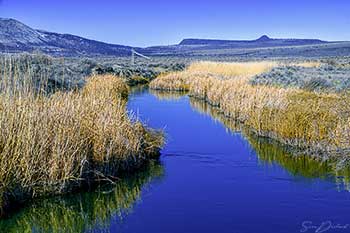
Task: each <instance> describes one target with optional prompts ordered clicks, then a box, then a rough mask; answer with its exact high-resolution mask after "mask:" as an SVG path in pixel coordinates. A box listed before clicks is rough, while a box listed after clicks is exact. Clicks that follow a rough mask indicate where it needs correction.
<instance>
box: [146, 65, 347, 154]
mask: <svg viewBox="0 0 350 233" xmlns="http://www.w3.org/2000/svg"><path fill="white" fill-rule="evenodd" d="M278 66H281V64H278V63H276V62H246V63H214V62H199V63H194V64H192V65H191V66H189V67H188V68H187V70H185V71H183V72H175V73H169V74H166V75H162V76H160V77H158V78H157V79H155V80H154V81H152V82H151V84H150V87H151V88H152V89H156V90H176V91H188V94H189V95H190V96H191V97H194V98H198V99H202V100H204V101H206V102H208V103H209V104H211V105H213V106H216V107H217V108H218V109H219V110H220V111H221V112H222V113H223V114H224V115H225V116H227V117H231V118H233V119H235V120H237V121H239V122H241V123H243V124H244V125H246V126H247V127H249V128H250V129H251V130H252V131H253V132H254V133H256V134H257V135H259V136H264V137H269V138H272V139H274V140H277V141H279V142H281V143H283V144H286V145H288V146H292V147H295V148H298V149H299V151H300V153H303V154H308V155H311V156H314V157H319V158H329V157H347V156H348V155H349V148H350V114H349V112H350V111H349V110H350V109H349V105H348V103H349V102H350V98H349V95H348V94H347V93H346V92H339V93H335V92H328V91H323V92H316V91H308V90H305V89H300V88H294V87H286V88H282V87H278V86H272V85H259V84H252V83H251V80H252V79H253V78H254V77H256V76H257V75H261V74H264V73H268V72H270V71H271V70H272V69H273V68H274V67H278ZM294 66H296V67H308V66H311V67H315V66H318V64H294ZM285 78H288V76H286V77H285Z"/></svg>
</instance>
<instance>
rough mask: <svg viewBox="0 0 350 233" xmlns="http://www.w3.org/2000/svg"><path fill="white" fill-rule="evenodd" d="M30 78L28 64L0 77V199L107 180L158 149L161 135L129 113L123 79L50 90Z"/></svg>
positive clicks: (3, 202) (100, 79)
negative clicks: (19, 71) (23, 69)
mask: <svg viewBox="0 0 350 233" xmlns="http://www.w3.org/2000/svg"><path fill="white" fill-rule="evenodd" d="M9 70H14V68H13V67H10V68H9ZM33 80H34V79H32V77H31V74H30V71H28V74H21V75H17V74H16V72H8V73H4V72H3V73H2V77H1V80H0V87H1V92H0V129H1V131H0V201H1V202H0V207H1V206H2V207H6V206H8V204H10V203H11V202H13V201H17V200H21V199H26V198H29V197H36V196H42V195H51V194H62V193H66V192H70V191H73V190H75V189H77V188H80V187H82V186H84V185H86V184H91V183H94V182H95V181H97V180H103V179H106V180H111V179H112V178H113V177H114V176H116V175H118V174H119V173H120V172H122V171H126V170H132V169H135V168H137V167H139V166H141V165H142V164H143V163H144V162H145V161H147V160H149V159H150V158H152V157H154V156H156V155H157V153H158V151H159V148H160V147H161V146H162V143H163V135H162V134H161V133H160V132H156V131H153V130H150V129H148V128H145V127H144V126H143V125H142V124H141V123H140V122H138V121H137V119H130V118H129V116H128V113H127V111H126V107H125V103H126V100H127V94H128V88H127V86H126V84H125V83H123V81H121V79H119V78H117V77H114V76H110V75H107V76H95V77H91V78H89V79H88V81H87V84H86V86H85V87H84V88H83V89H82V90H78V91H71V92H63V91H59V92H56V93H54V94H50V95H48V94H46V92H45V91H44V88H45V84H44V83H45V82H44V81H40V82H37V81H33ZM40 80H41V79H40ZM42 80H44V79H42Z"/></svg>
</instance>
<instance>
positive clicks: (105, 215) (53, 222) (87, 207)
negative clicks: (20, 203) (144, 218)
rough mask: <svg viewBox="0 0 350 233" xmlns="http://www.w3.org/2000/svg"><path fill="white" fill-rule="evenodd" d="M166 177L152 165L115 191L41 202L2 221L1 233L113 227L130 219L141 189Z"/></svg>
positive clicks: (106, 188) (109, 189)
mask: <svg viewBox="0 0 350 233" xmlns="http://www.w3.org/2000/svg"><path fill="white" fill-rule="evenodd" d="M162 175H163V167H162V165H161V164H160V163H159V162H158V161H157V162H156V161H152V162H151V163H150V164H148V165H147V166H146V167H145V168H144V169H143V170H142V171H140V172H138V173H137V174H135V175H133V176H131V177H128V178H122V179H121V180H120V181H119V182H117V183H116V185H114V186H113V187H111V186H110V185H108V186H104V187H100V188H99V189H98V190H96V191H94V192H85V193H79V194H72V195H71V196H68V197H55V198H49V199H44V200H38V201H35V202H34V203H32V204H30V205H28V206H27V207H24V208H23V209H22V210H21V211H20V212H18V213H16V214H15V215H13V216H11V217H10V218H8V219H4V220H1V221H0V232H86V231H92V230H94V229H95V230H96V229H100V230H104V229H108V228H109V227H110V224H111V221H112V219H113V217H115V216H117V218H115V219H117V220H118V221H121V222H122V221H123V217H125V216H126V215H128V214H129V213H130V212H131V211H132V208H133V205H134V204H135V202H137V201H138V200H140V198H141V191H142V188H143V187H144V186H145V185H147V184H148V183H149V182H151V181H152V180H154V179H159V178H161V177H162Z"/></svg>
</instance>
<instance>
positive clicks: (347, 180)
mask: <svg viewBox="0 0 350 233" xmlns="http://www.w3.org/2000/svg"><path fill="white" fill-rule="evenodd" d="M151 93H152V94H153V95H155V96H156V97H157V98H159V99H160V100H173V99H176V98H180V97H181V96H183V94H180V93H174V92H167V93H164V92H159V91H152V92H151ZM190 104H191V107H192V108H193V109H195V110H196V111H198V112H199V113H201V114H206V115H209V116H210V117H211V118H212V119H214V120H215V121H217V122H220V123H221V124H222V125H223V126H224V127H225V128H226V129H227V131H229V132H232V133H236V132H241V133H242V135H243V136H244V137H245V138H246V139H247V141H248V142H249V144H250V146H251V147H252V148H253V149H254V151H255V152H256V155H257V156H258V158H259V160H260V162H261V165H262V166H265V165H267V166H273V165H275V164H279V165H281V166H282V167H284V168H285V169H286V170H287V171H288V172H290V173H291V174H292V175H294V176H303V177H305V178H321V179H327V180H330V181H332V182H335V183H336V184H337V187H338V190H339V191H342V190H347V191H350V168H349V167H346V168H342V169H338V168H337V167H336V161H320V160H317V159H316V158H311V157H310V156H305V155H293V154H292V152H291V151H290V150H288V149H287V148H286V147H284V146H283V145H281V144H280V143H278V142H276V141H274V140H271V139H267V138H261V137H257V136H256V135H254V134H252V133H251V132H249V130H247V129H246V128H244V126H242V125H241V124H239V123H238V122H236V121H234V120H232V119H231V118H228V117H225V115H224V114H222V113H221V112H220V111H219V109H218V108H216V107H213V106H211V105H210V104H208V103H206V102H205V101H201V100H198V99H195V98H190Z"/></svg>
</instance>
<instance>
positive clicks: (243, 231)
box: [0, 89, 350, 233]
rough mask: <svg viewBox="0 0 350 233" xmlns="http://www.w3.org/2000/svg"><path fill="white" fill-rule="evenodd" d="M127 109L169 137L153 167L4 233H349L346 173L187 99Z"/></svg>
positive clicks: (134, 103)
mask: <svg viewBox="0 0 350 233" xmlns="http://www.w3.org/2000/svg"><path fill="white" fill-rule="evenodd" d="M160 97H161V96H160ZM196 106H197V107H196ZM200 106H202V109H201V107H200ZM128 108H129V110H130V111H132V112H133V113H134V114H136V115H137V116H138V117H140V119H142V121H143V122H145V123H146V124H147V125H148V126H150V127H152V128H162V129H164V131H165V132H166V135H167V143H166V145H165V147H164V149H163V150H162V151H161V158H160V163H159V164H156V165H155V168H154V167H152V168H151V169H150V170H149V171H146V172H145V174H142V175H139V176H138V177H137V178H136V179H133V180H132V181H126V182H125V184H122V185H121V186H120V187H117V188H116V189H115V190H114V192H112V193H111V194H105V195H103V194H101V193H97V192H94V193H93V194H80V196H73V197H67V198H58V199H57V198H56V199H53V200H49V201H48V203H46V204H43V203H38V204H36V205H34V206H29V207H27V208H26V209H24V210H23V211H22V212H21V213H18V214H17V215H16V216H14V217H12V219H10V220H7V221H8V222H10V223H6V224H7V226H8V225H11V227H10V228H3V229H11V230H13V232H15V231H16V229H21V228H20V227H19V226H20V224H27V225H28V226H30V228H29V229H35V230H38V231H41V230H43V229H44V231H55V230H57V229H59V230H60V231H62V232H69V231H70V232H74V231H75V232H77V231H91V232H100V231H110V232H130V233H138V232H140V233H141V232H142V233H146V232H152V233H172V232H174V233H175V232H176V233H178V232H182V233H186V232H190V233H191V232H202V233H213V232H219V233H225V232H230V233H234V232H237V233H248V232H249V233H265V232H266V233H274V232H276V233H284V232H285V233H292V232H317V231H316V229H315V228H312V226H313V227H319V226H320V225H321V224H322V222H323V223H324V226H323V228H322V229H321V230H319V231H318V232H350V225H348V226H347V225H346V224H350V192H349V188H348V187H349V186H348V184H349V180H348V178H347V176H345V175H344V174H343V173H335V172H334V171H333V170H332V169H331V168H330V167H328V165H324V164H320V163H318V162H316V161H314V160H309V159H307V158H300V159H298V160H295V159H294V158H293V157H291V156H290V155H289V154H288V153H286V152H285V151H284V150H283V149H281V148H279V146H278V145H277V146H276V145H275V144H272V142H264V141H259V140H257V139H256V138H255V139H254V138H253V137H251V136H249V135H246V134H244V133H242V132H240V131H236V130H235V129H232V128H231V129H229V128H227V127H226V126H225V125H224V122H223V121H220V120H218V119H217V117H214V116H211V115H210V114H206V113H203V111H204V112H205V111H207V110H208V109H206V108H209V107H208V106H205V105H201V103H199V104H198V105H196V104H195V103H194V102H193V100H190V98H189V97H187V96H181V97H179V96H178V97H176V98H170V99H169V98H165V99H164V98H159V96H158V97H157V96H156V95H154V94H152V93H150V92H149V91H148V90H147V89H141V91H136V92H134V93H133V94H132V95H131V97H130V100H129V104H128ZM209 110H210V109H209ZM207 112H208V111H207ZM214 118H216V119H214ZM124 190H125V191H124ZM40 211H42V213H41V212H40ZM50 211H51V212H50ZM48 212H49V214H47V213H48ZM82 216H83V217H82ZM306 221H311V222H312V223H310V222H306ZM6 224H5V225H6ZM16 224H17V225H16ZM79 224H80V225H79ZM330 224H332V228H329V227H330ZM53 225H54V226H55V227H53ZM56 225H57V227H56ZM303 225H304V226H305V227H306V226H307V227H308V228H305V227H303ZM78 226H79V227H78ZM328 228H329V229H328ZM340 228H342V229H340ZM0 229H1V225H0ZM26 229H28V228H26ZM45 229H46V230H45Z"/></svg>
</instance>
